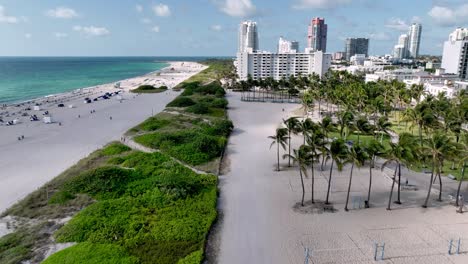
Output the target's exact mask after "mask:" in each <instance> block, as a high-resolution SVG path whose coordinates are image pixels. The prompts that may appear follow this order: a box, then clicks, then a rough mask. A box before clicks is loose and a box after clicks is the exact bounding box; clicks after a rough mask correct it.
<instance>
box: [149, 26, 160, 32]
mask: <svg viewBox="0 0 468 264" xmlns="http://www.w3.org/2000/svg"><path fill="white" fill-rule="evenodd" d="M151 31H152V32H154V33H159V27H158V26H154V27H152V28H151Z"/></svg>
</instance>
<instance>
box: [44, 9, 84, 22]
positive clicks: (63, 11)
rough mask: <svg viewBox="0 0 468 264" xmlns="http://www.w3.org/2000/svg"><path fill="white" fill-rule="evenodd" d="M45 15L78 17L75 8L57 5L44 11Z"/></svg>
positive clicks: (67, 17)
mask: <svg viewBox="0 0 468 264" xmlns="http://www.w3.org/2000/svg"><path fill="white" fill-rule="evenodd" d="M46 15H47V16H48V17H53V18H64V19H69V18H75V17H78V13H77V12H76V11H75V10H73V9H71V8H68V7H57V8H55V9H50V10H48V11H47V12H46Z"/></svg>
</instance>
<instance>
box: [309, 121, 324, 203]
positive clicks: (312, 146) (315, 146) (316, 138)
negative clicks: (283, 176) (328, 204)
mask: <svg viewBox="0 0 468 264" xmlns="http://www.w3.org/2000/svg"><path fill="white" fill-rule="evenodd" d="M322 138H323V134H322V133H321V132H320V130H315V131H313V132H312V133H309V134H308V135H307V148H308V152H309V160H310V173H311V178H312V184H311V193H312V194H311V201H312V203H315V201H314V181H315V173H314V163H315V160H316V158H318V156H319V155H318V150H319V148H320V146H321V144H322V142H323V141H322Z"/></svg>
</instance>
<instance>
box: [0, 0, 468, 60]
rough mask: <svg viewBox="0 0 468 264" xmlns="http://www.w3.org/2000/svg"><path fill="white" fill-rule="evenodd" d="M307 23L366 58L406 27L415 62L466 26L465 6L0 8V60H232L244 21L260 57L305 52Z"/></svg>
mask: <svg viewBox="0 0 468 264" xmlns="http://www.w3.org/2000/svg"><path fill="white" fill-rule="evenodd" d="M313 17H323V18H325V20H326V23H327V24H328V42H327V52H336V51H343V50H344V43H345V39H346V38H347V37H365V38H370V44H369V54H390V53H391V52H392V49H393V46H394V44H395V43H396V42H397V41H398V37H399V35H401V34H402V33H406V32H407V30H408V27H409V26H410V25H411V23H412V22H419V23H421V24H422V25H423V32H422V37H421V48H420V54H433V55H441V54H442V44H443V42H444V41H445V40H446V39H448V35H449V34H450V33H451V32H452V31H453V30H454V29H455V28H456V27H467V26H468V3H467V2H466V1H465V0H431V1H430V0H412V1H407V0H394V1H383V0H327V1H325V0H284V1H274V2H272V1H269V0H191V1H186V0H185V1H184V0H171V1H158V0H118V1H108V0H93V1H92V0H80V1H72V0H61V1H60V0H41V1H34V0H15V1H13V0H0V34H1V35H2V36H1V40H2V41H1V42H0V56H234V55H235V53H236V51H237V37H238V33H237V30H238V27H239V24H240V22H241V21H242V20H244V19H251V20H254V21H256V22H257V25H258V32H259V43H260V49H262V50H270V51H275V50H276V45H277V43H278V39H279V37H280V36H283V37H285V38H287V39H289V40H297V41H299V43H300V49H301V50H303V49H304V48H305V47H306V45H307V26H308V24H309V22H310V19H312V18H313Z"/></svg>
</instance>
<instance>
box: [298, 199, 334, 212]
mask: <svg viewBox="0 0 468 264" xmlns="http://www.w3.org/2000/svg"><path fill="white" fill-rule="evenodd" d="M293 210H294V212H296V213H300V214H323V213H336V212H338V209H336V208H335V207H334V206H333V204H331V203H330V204H325V201H320V200H315V203H312V202H311V201H306V202H304V206H302V205H301V203H300V202H298V203H296V204H295V205H294V206H293Z"/></svg>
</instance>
